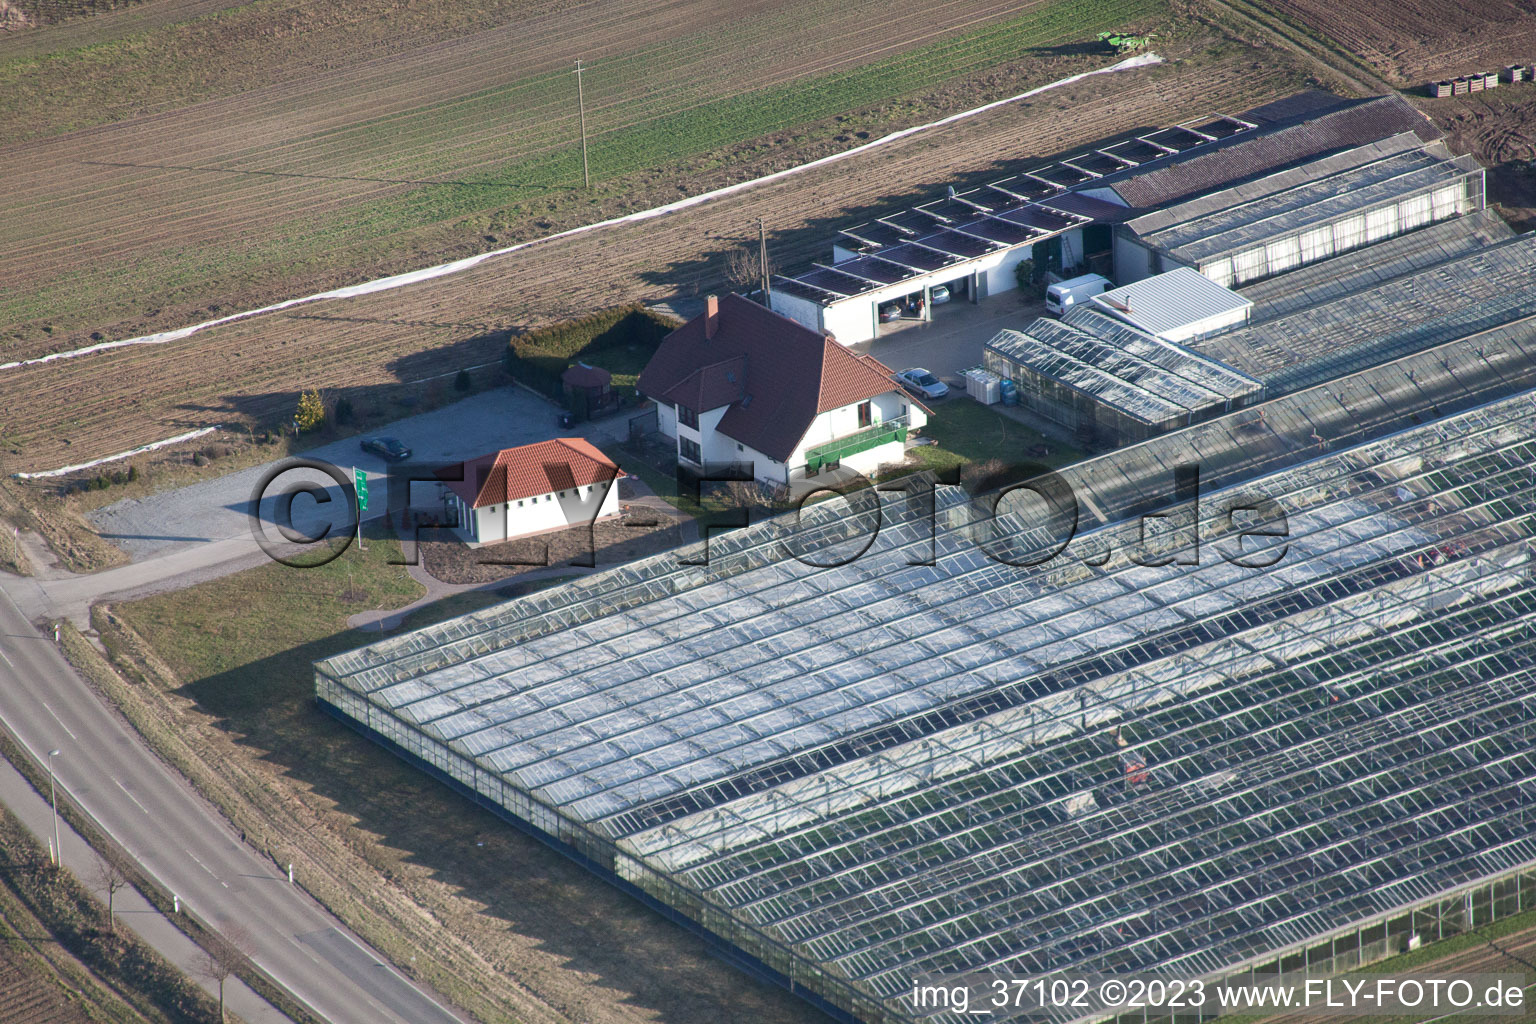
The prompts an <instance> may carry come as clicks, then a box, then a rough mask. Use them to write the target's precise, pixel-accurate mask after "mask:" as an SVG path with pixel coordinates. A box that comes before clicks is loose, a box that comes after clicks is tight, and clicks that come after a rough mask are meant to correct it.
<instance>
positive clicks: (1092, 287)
mask: <svg viewBox="0 0 1536 1024" xmlns="http://www.w3.org/2000/svg"><path fill="white" fill-rule="evenodd" d="M1108 287H1109V278H1107V277H1104V276H1103V275H1102V274H1084V275H1082V276H1081V277H1069V278H1067V279H1066V280H1065V281H1057V282H1056V283H1055V284H1053V285H1051V286H1050V287H1049V288H1047V289H1046V290H1045V311H1046V312H1047V313H1050V314H1052V315H1053V316H1065V315H1066V313H1067V310H1069V309H1071V308H1072V307H1073V306H1077V305H1080V304H1082V302H1083V301H1084V300H1085V299H1090V298H1092V297H1093V296H1095V295H1098V294H1099V293H1100V292H1102V291H1104V290H1105V289H1106V288H1108Z"/></svg>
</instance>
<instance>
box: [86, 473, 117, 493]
mask: <svg viewBox="0 0 1536 1024" xmlns="http://www.w3.org/2000/svg"><path fill="white" fill-rule="evenodd" d="M111 486H112V481H111V480H109V479H107V477H106V476H105V475H101V476H98V477H97V478H96V479H95V480H92V481H91V487H92V488H93V489H95V490H98V491H104V490H106V489H107V488H108V487H111Z"/></svg>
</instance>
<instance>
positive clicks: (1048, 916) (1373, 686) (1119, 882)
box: [316, 392, 1536, 1024]
mask: <svg viewBox="0 0 1536 1024" xmlns="http://www.w3.org/2000/svg"><path fill="white" fill-rule="evenodd" d="M1533 397H1536V396H1533V394H1531V393H1529V392H1526V393H1522V394H1520V395H1517V396H1514V397H1512V398H1509V399H1506V400H1502V401H1499V402H1495V403H1492V404H1489V405H1485V406H1480V407H1478V408H1476V409H1473V410H1469V411H1467V412H1465V413H1461V414H1458V415H1456V416H1454V417H1450V418H1447V419H1446V420H1444V421H1442V422H1437V423H1433V424H1429V425H1425V426H1421V427H1417V428H1414V429H1411V430H1409V431H1406V432H1403V433H1399V434H1394V435H1392V436H1390V437H1387V438H1383V439H1381V440H1379V441H1375V442H1372V443H1370V444H1368V445H1365V446H1363V447H1360V448H1356V449H1351V450H1348V451H1341V452H1329V453H1326V454H1324V455H1322V456H1321V457H1318V458H1315V459H1312V460H1311V461H1309V462H1306V463H1304V464H1302V465H1298V466H1294V467H1292V468H1290V469H1287V470H1285V471H1283V472H1280V473H1278V474H1274V475H1271V476H1268V477H1266V478H1264V479H1263V480H1260V481H1257V482H1256V483H1255V484H1254V485H1253V488H1252V489H1254V490H1256V491H1257V492H1258V493H1263V494H1265V495H1266V496H1269V497H1271V498H1272V499H1273V500H1274V501H1276V502H1277V503H1278V504H1279V505H1280V507H1282V508H1284V509H1286V510H1287V513H1288V521H1289V535H1288V537H1287V538H1286V543H1287V545H1288V552H1287V553H1286V554H1285V556H1284V557H1282V558H1280V559H1279V560H1278V561H1274V562H1273V563H1272V564H1269V565H1267V566H1261V567H1254V568H1243V567H1240V566H1237V565H1234V564H1231V563H1229V562H1228V561H1226V560H1224V559H1222V558H1220V557H1207V558H1203V559H1201V561H1200V563H1199V564H1198V565H1186V566H1178V567H1174V568H1152V567H1149V566H1143V565H1138V564H1136V563H1135V562H1134V561H1132V560H1131V559H1129V558H1127V557H1125V553H1127V552H1131V551H1136V550H1139V549H1144V545H1145V544H1146V543H1148V542H1147V541H1146V540H1145V538H1144V537H1143V535H1142V528H1141V525H1140V524H1138V523H1125V524H1122V525H1119V526H1113V527H1108V528H1105V529H1101V530H1098V531H1095V532H1093V533H1091V534H1089V535H1088V536H1086V537H1084V538H1081V543H1082V545H1083V546H1082V547H1081V548H1077V547H1074V548H1073V549H1070V550H1073V551H1086V550H1088V549H1093V550H1098V549H1100V548H1104V549H1108V550H1110V551H1113V552H1119V553H1120V554H1119V555H1117V556H1116V557H1114V558H1112V559H1111V560H1110V561H1109V562H1108V563H1107V564H1105V565H1104V566H1102V567H1100V568H1093V567H1090V566H1088V565H1085V564H1083V563H1082V562H1081V561H1080V560H1079V559H1078V558H1077V557H1073V556H1068V557H1065V558H1059V559H1056V560H1053V561H1051V562H1048V563H1046V564H1044V565H1039V566H1035V567H1033V568H1020V567H1017V566H1012V565H1006V564H1002V563H1000V562H999V561H997V560H996V559H994V558H992V557H989V556H988V555H987V554H986V553H985V552H983V551H982V550H981V549H980V548H979V547H978V545H977V542H976V539H975V532H974V530H973V527H972V525H971V522H970V519H971V516H970V515H969V514H968V513H967V509H968V508H969V505H968V503H966V502H965V501H964V499H963V498H961V497H960V496H959V495H958V494H957V492H956V491H954V490H950V489H940V491H939V494H938V498H937V500H938V515H937V519H936V523H937V535H936V539H935V541H934V543H936V552H937V558H936V559H935V560H934V564H931V565H930V564H925V562H926V560H927V553H928V551H929V545H930V523H929V521H928V519H927V518H926V516H925V515H924V514H923V513H922V508H923V506H924V504H925V503H924V502H920V501H909V500H907V499H902V498H889V499H887V500H888V501H889V502H891V504H889V505H888V509H889V511H890V514H889V515H888V516H887V517H886V525H885V527H884V528H882V530H881V531H880V533H879V536H878V537H877V538H876V539H875V540H874V542H873V544H872V546H871V547H870V549H869V551H868V553H867V554H865V555H864V556H863V557H861V558H857V559H855V560H853V561H851V562H847V563H844V564H841V565H838V566H836V567H826V568H816V567H812V566H809V565H806V564H803V563H801V562H798V561H796V560H795V559H793V558H789V557H787V556H786V554H785V553H784V549H783V545H784V543H785V542H786V540H787V539H788V538H790V537H791V536H792V533H791V531H792V530H793V528H792V527H791V526H790V525H789V523H788V521H787V520H783V519H781V520H774V521H770V522H768V523H765V524H762V525H759V526H755V527H751V528H748V529H745V530H740V531H737V532H735V533H732V534H730V535H727V536H726V537H723V538H717V539H715V540H714V541H712V544H713V545H714V551H713V556H714V557H713V558H712V560H711V563H710V564H709V565H707V566H685V565H680V564H678V560H677V558H676V557H675V555H671V554H669V555H663V556H658V557H656V558H652V559H647V560H645V561H642V562H639V563H634V564H631V565H629V566H625V567H622V568H619V569H615V570H612V571H610V572H606V573H601V574H597V575H595V576H592V577H588V578H586V579H583V580H580V581H577V582H575V583H572V584H569V585H566V586H564V587H560V588H555V589H553V590H550V591H546V592H544V593H541V594H537V595H532V596H530V597H527V598H521V599H518V600H515V601H512V602H509V603H508V604H505V605H501V606H498V607H495V608H491V609H486V610H483V611H480V612H476V613H473V614H471V615H468V616H464V617H461V618H458V619H453V620H449V621H448V622H444V623H440V624H438V625H435V626H431V627H428V628H427V629H424V630H420V631H417V632H414V633H410V634H406V635H404V636H400V637H396V638H391V639H389V640H386V641H383V642H381V643H379V644H375V645H372V646H370V647H367V648H362V649H360V650H357V651H352V652H348V653H346V654H343V655H339V656H337V657H334V658H331V659H328V660H326V661H324V662H320V663H318V664H317V666H316V673H317V675H316V681H317V692H318V694H319V696H320V698H321V699H322V701H324V702H326V703H327V704H328V705H329V706H331V707H333V708H335V709H337V710H338V712H339V713H341V714H344V715H348V716H351V717H352V718H353V720H355V721H357V722H358V723H360V724H363V725H365V726H366V727H367V728H368V729H370V730H372V731H373V733H374V734H376V735H379V736H381V737H384V738H386V739H388V740H389V741H390V742H392V743H395V744H398V745H399V746H400V747H401V748H403V749H405V750H407V751H410V752H412V753H413V754H415V755H416V756H419V757H421V758H422V759H423V761H425V762H427V763H430V764H432V765H435V766H437V769H438V770H440V771H442V772H444V773H445V774H447V775H448V776H449V777H451V778H454V779H456V780H458V781H459V782H460V783H461V784H462V785H464V786H466V787H468V788H470V789H472V790H474V791H476V792H477V793H479V794H481V796H482V798H484V799H486V800H488V801H492V802H494V803H496V804H498V805H499V806H500V807H502V808H503V809H504V810H505V811H506V812H507V813H508V814H511V815H514V816H516V817H518V818H519V819H521V820H523V821H525V822H529V823H530V824H532V825H533V826H535V827H538V828H541V829H543V830H544V831H545V832H546V833H548V834H549V835H550V836H551V837H554V838H558V839H559V840H560V841H562V842H564V843H567V844H569V845H571V846H573V847H575V848H577V849H579V850H580V851H581V853H582V854H583V855H584V856H585V857H586V858H587V860H586V861H585V862H586V863H588V864H589V865H590V866H594V867H597V868H600V869H602V870H607V871H611V872H612V873H613V874H614V875H616V876H617V877H618V878H619V879H621V880H623V881H624V882H626V883H628V884H630V885H633V886H635V887H636V888H637V889H638V890H640V891H643V892H644V893H646V894H647V895H649V896H650V897H651V898H653V899H656V900H658V901H660V902H661V903H663V904H664V905H665V906H667V907H669V908H671V909H672V911H673V912H675V913H678V914H681V915H683V916H685V917H688V918H691V919H692V920H694V921H695V922H697V923H698V924H700V925H701V926H702V927H705V928H707V929H709V930H711V931H712V932H713V933H714V934H716V935H717V936H720V937H722V938H723V939H725V940H727V941H729V942H731V943H733V944H734V945H735V946H736V947H738V948H739V949H741V950H743V951H745V952H746V953H748V954H749V955H751V956H754V957H756V958H758V959H759V960H760V961H762V962H764V963H768V964H771V965H773V966H774V968H775V969H776V970H779V971H781V972H784V973H788V974H790V975H791V976H793V977H794V979H795V982H796V985H797V986H798V987H799V989H801V990H802V991H804V990H809V991H811V992H814V993H817V994H818V995H819V996H820V997H822V998H823V999H824V1000H826V1002H827V1003H828V1004H830V1005H831V1006H832V1007H834V1008H837V1009H841V1010H843V1011H845V1012H847V1013H849V1014H850V1015H852V1016H854V1017H856V1018H860V1019H864V1020H875V1019H879V1020H882V1021H914V1022H915V1021H917V1020H919V1019H923V1020H927V1021H931V1022H933V1024H958V1022H959V1021H960V1020H963V1019H969V1018H966V1017H963V1016H962V1015H960V1014H958V1013H954V1012H939V1013H937V1014H933V1015H929V1014H928V1013H927V1012H919V1011H916V1010H914V1009H913V1008H912V1007H911V1005H910V1003H905V1002H904V1001H903V1000H904V997H905V996H906V995H907V993H908V992H909V991H910V988H911V985H912V981H913V979H914V977H919V976H923V975H926V974H929V973H933V972H939V973H944V974H962V973H973V972H980V971H997V972H1002V973H1007V974H1013V975H1017V976H1038V975H1040V974H1043V973H1049V972H1056V971H1061V970H1096V971H1104V972H1111V973H1126V972H1131V971H1144V970H1157V971H1165V972H1168V973H1180V974H1196V975H1211V974H1219V973H1221V972H1224V971H1229V970H1233V969H1235V968H1237V967H1239V966H1242V965H1245V964H1247V963H1250V962H1254V961H1256V960H1259V959H1260V958H1263V957H1266V956H1271V955H1273V954H1275V953H1276V952H1278V951H1281V950H1286V949H1291V948H1293V947H1294V946H1295V945H1296V944H1297V943H1298V942H1300V941H1304V940H1307V939H1309V938H1314V937H1318V936H1327V935H1331V934H1334V933H1335V932H1337V931H1338V930H1339V929H1341V928H1343V927H1346V926H1352V925H1354V924H1355V923H1357V922H1365V921H1373V920H1374V921H1379V920H1380V919H1381V917H1382V915H1383V914H1386V913H1389V912H1391V911H1393V910H1395V909H1397V908H1402V907H1407V906H1410V905H1413V904H1414V903H1415V902H1416V901H1422V900H1426V899H1429V898H1432V897H1435V896H1436V895H1437V894H1441V893H1447V892H1451V891H1455V890H1456V889H1457V888H1458V887H1462V886H1469V885H1473V884H1484V883H1486V882H1487V880H1489V879H1490V878H1495V877H1499V876H1501V875H1502V874H1503V873H1507V872H1509V871H1511V870H1514V869H1517V868H1520V867H1522V866H1529V865H1532V864H1536V814H1532V813H1530V811H1531V809H1532V806H1533V805H1532V799H1533V796H1536V747H1533V745H1532V743H1531V729H1532V727H1533V725H1536V644H1533V642H1532V641H1531V640H1530V639H1529V637H1530V636H1531V635H1532V632H1531V630H1532V627H1533V626H1536V596H1533V594H1532V592H1531V589H1530V586H1529V581H1528V572H1529V566H1530V564H1531V553H1532V544H1533V538H1532V524H1533V519H1536V493H1533V491H1536V480H1533V478H1532V476H1531V474H1530V471H1529V466H1530V465H1531V463H1532V461H1533V459H1536V442H1533V441H1532V440H1531V439H1532V438H1533V437H1536V403H1533ZM1245 490H1248V489H1247V488H1245ZM1222 501H1223V495H1221V494H1211V495H1208V496H1203V499H1202V504H1201V508H1202V510H1205V511H1204V513H1203V514H1204V517H1205V522H1204V524H1203V525H1204V527H1205V532H1206V535H1207V536H1209V535H1211V534H1210V532H1209V531H1211V530H1212V529H1213V528H1214V526H1215V525H1216V523H1217V521H1218V517H1220V516H1221V515H1223V513H1222V512H1220V511H1219V510H1220V509H1221V507H1222ZM1004 524H1005V526H1006V527H1008V529H1007V530H1006V531H1005V536H1004V537H1003V538H1002V539H1001V540H1000V541H999V543H1000V544H1001V547H1002V548H1003V549H1006V550H1007V551H1008V552H1009V553H1013V554H1017V553H1022V552H1025V551H1029V550H1034V549H1036V548H1038V547H1041V546H1044V545H1045V544H1047V543H1048V538H1045V537H1043V536H1042V535H1041V533H1042V531H1041V530H1039V529H1037V528H1036V529H1032V528H1029V527H1028V525H1027V524H1024V523H1021V522H1019V521H1018V520H1017V518H1016V517H1012V516H1004ZM800 529H801V531H802V532H801V533H800V534H799V536H800V538H801V540H802V541H803V542H808V543H809V544H810V550H817V549H818V548H819V547H820V546H821V544H822V543H831V542H834V541H837V540H838V539H840V538H841V539H842V541H843V542H844V543H846V541H847V539H848V538H850V537H853V536H856V534H855V533H853V532H851V528H850V526H849V520H848V519H847V518H846V517H839V516H838V514H837V513H835V512H833V511H830V510H828V509H826V508H823V507H819V506H818V507H813V508H810V509H808V510H807V515H806V517H805V519H804V520H803V523H802V526H801V528H800ZM994 540H996V538H994ZM1117 737H1118V738H1119V739H1121V740H1124V741H1125V746H1123V747H1122V746H1119V745H1118V743H1117V739H1116V738H1117ZM1122 752H1129V753H1130V754H1132V755H1134V757H1133V762H1134V764H1135V765H1136V769H1135V771H1131V770H1130V769H1128V768H1127V767H1126V765H1127V764H1128V763H1131V762H1127V761H1125V760H1123V759H1122V758H1121V756H1120V755H1121V753H1122ZM1075 1013H1076V1012H1075V1011H1073V1012H1061V1013H1053V1014H1049V1015H1045V1016H1039V1015H1037V1016H1034V1017H1027V1016H1026V1015H1024V1014H1009V1013H1007V1012H1006V1011H1005V1012H1003V1013H1002V1014H1001V1016H1002V1017H1003V1019H1020V1020H1023V1019H1031V1020H1050V1019H1058V1020H1065V1019H1070V1018H1071V1017H1073V1016H1075Z"/></svg>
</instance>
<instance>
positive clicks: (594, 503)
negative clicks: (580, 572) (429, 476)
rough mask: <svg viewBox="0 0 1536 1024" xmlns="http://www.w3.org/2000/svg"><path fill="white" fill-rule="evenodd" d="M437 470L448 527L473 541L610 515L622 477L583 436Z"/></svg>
mask: <svg viewBox="0 0 1536 1024" xmlns="http://www.w3.org/2000/svg"><path fill="white" fill-rule="evenodd" d="M442 475H443V476H444V478H445V479H444V483H443V487H444V501H445V502H446V503H447V505H448V508H449V511H450V512H456V513H457V522H458V524H459V525H458V528H457V530H456V531H455V532H457V533H458V535H459V536H460V538H462V539H463V540H464V541H465V542H466V543H468V544H470V545H472V546H478V545H481V544H494V543H496V542H497V541H503V540H510V539H512V538H514V537H526V536H528V535H529V534H534V533H544V532H546V531H548V530H558V529H563V528H564V527H567V526H575V525H577V524H582V523H590V522H593V521H594V520H597V519H602V518H606V517H608V516H616V515H618V514H619V485H618V480H619V477H621V476H623V475H624V474H623V473H621V472H620V471H619V467H618V465H617V464H616V463H615V462H614V461H613V460H612V459H610V458H608V456H606V455H604V454H603V453H602V452H601V451H600V450H598V448H597V447H596V446H594V445H593V444H591V443H590V442H589V441H586V440H584V439H582V438H579V437H561V438H555V439H553V440H549V441H540V442H538V443H537V444H525V445H522V446H521V447H518V448H504V449H502V450H501V451H499V452H493V453H492V454H489V455H482V456H480V457H479V458H477V459H470V460H469V461H468V462H465V463H462V464H461V465H460V466H458V467H456V469H455V470H453V471H449V472H448V473H445V474H442ZM451 475H459V476H460V479H457V480H454V479H447V477H449V476H451Z"/></svg>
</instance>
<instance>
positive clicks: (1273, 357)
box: [1188, 234, 1536, 392]
mask: <svg viewBox="0 0 1536 1024" xmlns="http://www.w3.org/2000/svg"><path fill="white" fill-rule="evenodd" d="M1409 309H1411V310H1413V315H1412V316H1411V317H1409V316H1405V315H1404V311H1405V310H1409ZM1533 315H1536V234H1526V235H1521V236H1518V237H1516V238H1512V239H1509V240H1508V241H1505V242H1502V243H1498V244H1496V245H1493V246H1491V247H1489V248H1487V249H1483V250H1481V251H1478V252H1476V253H1473V254H1471V255H1468V256H1464V257H1462V258H1460V259H1456V260H1453V261H1451V262H1448V263H1440V264H1435V265H1432V266H1427V267H1422V268H1420V269H1418V270H1415V271H1413V272H1410V273H1406V274H1404V275H1402V276H1400V277H1396V278H1393V279H1391V280H1388V281H1385V282H1382V283H1380V284H1377V285H1373V286H1371V287H1369V288H1367V289H1365V290H1363V291H1359V292H1356V293H1354V294H1352V295H1349V296H1345V297H1340V298H1333V299H1331V300H1329V301H1324V302H1321V303H1319V304H1315V305H1311V306H1308V307H1306V308H1304V309H1300V310H1297V311H1295V312H1292V313H1288V314H1286V315H1283V316H1279V317H1274V318H1271V319H1268V320H1265V321H1263V322H1261V323H1255V324H1253V325H1251V326H1248V327H1243V328H1238V329H1237V330H1233V331H1228V332H1226V333H1224V334H1218V335H1213V336H1211V337H1209V338H1206V339H1203V340H1198V341H1190V342H1189V343H1188V345H1189V347H1190V348H1192V349H1194V350H1196V351H1198V352H1201V353H1204V354H1205V355H1207V356H1210V357H1211V358H1213V359H1217V360H1219V361H1221V362H1223V363H1225V364H1227V365H1229V366H1232V367H1235V368H1237V369H1239V370H1242V371H1243V372H1244V373H1248V374H1250V375H1252V376H1254V377H1256V378H1258V379H1260V380H1262V381H1263V382H1264V384H1265V385H1266V387H1268V388H1269V389H1270V391H1271V392H1276V391H1290V390H1295V389H1297V388H1304V387H1309V386H1311V385H1314V384H1318V383H1321V382H1322V381H1326V380H1328V379H1330V378H1332V377H1337V376H1340V375H1341V374H1342V373H1345V372H1348V371H1349V370H1350V369H1352V368H1354V367H1355V366H1358V365H1361V364H1362V363H1369V362H1383V361H1386V360H1389V359H1395V358H1397V357H1399V356H1402V355H1404V354H1406V353H1409V352H1414V351H1418V350H1421V349H1426V348H1430V347H1432V346H1434V345H1437V344H1441V343H1443V342H1446V341H1450V340H1452V339H1455V338H1461V337H1466V336H1469V335H1473V334H1479V333H1483V332H1488V331H1490V330H1492V329H1494V328H1498V327H1502V326H1504V325H1507V324H1514V323H1525V324H1528V323H1529V319H1530V317H1532V316H1533Z"/></svg>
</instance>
